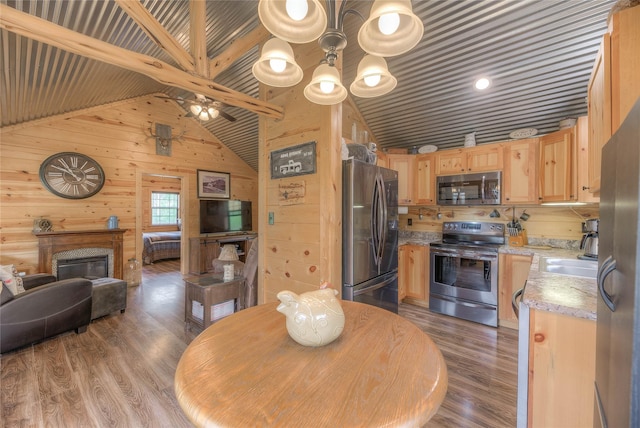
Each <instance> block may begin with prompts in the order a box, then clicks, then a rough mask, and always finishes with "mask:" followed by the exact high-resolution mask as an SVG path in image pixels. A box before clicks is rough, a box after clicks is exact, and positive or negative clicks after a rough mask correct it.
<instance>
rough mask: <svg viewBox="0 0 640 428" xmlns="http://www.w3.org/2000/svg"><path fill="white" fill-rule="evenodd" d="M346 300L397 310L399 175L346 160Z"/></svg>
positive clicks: (343, 183) (343, 274)
mask: <svg viewBox="0 0 640 428" xmlns="http://www.w3.org/2000/svg"><path fill="white" fill-rule="evenodd" d="M342 232H343V234H342V298H343V299H345V300H353V301H356V302H363V303H368V304H370V305H375V306H378V307H381V308H384V309H387V310H389V311H392V312H395V313H398V173H397V172H396V171H394V170H391V169H388V168H382V167H379V166H376V165H372V164H368V163H365V162H362V161H359V160H356V159H349V160H345V161H342Z"/></svg>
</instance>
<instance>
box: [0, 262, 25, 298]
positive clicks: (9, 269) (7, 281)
mask: <svg viewBox="0 0 640 428" xmlns="http://www.w3.org/2000/svg"><path fill="white" fill-rule="evenodd" d="M0 280H2V283H3V284H4V285H6V286H7V288H8V289H9V291H11V293H12V294H13V295H14V296H15V295H16V294H20V293H23V292H24V286H23V283H22V278H21V277H20V275H18V272H17V271H16V267H15V266H14V265H0Z"/></svg>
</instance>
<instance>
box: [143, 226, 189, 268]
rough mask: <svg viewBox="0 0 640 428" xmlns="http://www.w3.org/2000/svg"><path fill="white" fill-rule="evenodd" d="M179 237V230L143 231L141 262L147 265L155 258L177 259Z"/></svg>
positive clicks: (178, 256) (155, 259) (178, 254)
mask: <svg viewBox="0 0 640 428" xmlns="http://www.w3.org/2000/svg"><path fill="white" fill-rule="evenodd" d="M180 237H181V232H180V231H175V232H147V233H143V234H142V243H143V249H142V261H143V263H144V264H147V265H148V264H151V263H153V262H155V261H157V260H164V259H179V258H180Z"/></svg>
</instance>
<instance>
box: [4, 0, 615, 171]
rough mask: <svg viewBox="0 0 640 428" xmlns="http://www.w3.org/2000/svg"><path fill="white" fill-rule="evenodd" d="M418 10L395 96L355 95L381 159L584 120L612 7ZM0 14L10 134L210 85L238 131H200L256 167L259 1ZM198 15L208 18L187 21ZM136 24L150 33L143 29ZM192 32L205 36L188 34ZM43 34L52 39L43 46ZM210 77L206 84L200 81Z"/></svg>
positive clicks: (347, 56)
mask: <svg viewBox="0 0 640 428" xmlns="http://www.w3.org/2000/svg"><path fill="white" fill-rule="evenodd" d="M412 3H413V9H414V13H416V14H417V15H418V16H419V17H420V18H421V19H422V21H423V23H424V27H425V32H424V37H423V39H422V41H421V42H420V43H419V44H418V46H417V47H416V48H414V49H413V50H412V51H410V52H409V53H407V54H404V55H401V56H398V57H393V58H388V60H387V62H388V64H389V70H390V72H391V73H392V74H394V76H395V77H396V78H397V79H398V86H397V87H396V89H395V90H394V91H392V92H391V93H390V94H387V95H385V96H382V97H378V98H372V99H361V98H356V97H353V101H354V102H355V104H356V106H357V107H358V109H359V110H360V112H361V113H362V115H363V117H364V118H365V120H366V121H367V124H368V125H369V127H370V129H371V130H372V132H373V134H374V137H375V139H376V141H377V142H378V147H379V149H389V148H411V147H421V146H423V145H435V146H437V147H439V148H441V149H442V148H451V147H460V146H463V143H464V135H465V134H468V133H471V132H475V133H476V141H477V142H478V143H485V142H493V141H503V140H506V139H508V138H509V133H510V132H511V131H514V130H516V129H521V128H535V129H536V130H537V132H538V134H545V133H549V132H552V131H555V130H557V129H558V126H559V125H558V123H559V121H560V120H562V119H565V118H568V117H577V116H581V115H585V114H586V113H587V102H586V95H587V84H588V81H589V76H590V73H591V68H592V65H593V62H594V59H595V56H596V53H597V51H598V47H599V44H600V40H601V36H602V34H603V33H604V32H605V30H606V28H607V15H608V13H609V11H610V9H611V7H612V6H613V4H614V3H615V1H613V0H592V1H582V0H571V1H556V0H543V1H531V0H501V1H500V0H420V1H419V0H413V2H412ZM0 5H1V6H2V7H3V9H0V28H1V32H0V53H1V54H0V64H1V70H2V75H1V76H0V113H1V118H0V124H1V126H8V125H14V124H19V123H22V122H26V121H29V120H34V119H38V118H43V117H46V116H51V115H56V114H61V113H66V112H71V111H74V110H78V109H83V108H86V107H93V106H98V105H102V104H106V103H109V102H113V101H118V100H124V99H128V98H132V97H138V96H142V95H146V94H151V93H159V92H162V93H165V94H167V95H169V96H172V97H183V98H191V99H192V98H193V92H195V89H196V88H198V87H203V86H202V85H203V84H204V85H205V88H206V90H207V91H208V95H210V96H211V97H213V98H215V99H217V100H220V101H222V102H225V103H226V104H229V105H230V106H229V107H227V108H226V110H225V111H226V112H227V113H229V114H231V115H233V116H234V117H236V118H237V119H238V120H237V121H235V122H229V121H227V120H225V119H223V118H221V117H219V118H217V119H214V120H211V121H208V122H204V123H203V125H204V126H206V127H207V128H208V129H209V130H210V131H211V132H212V133H213V134H214V135H216V136H217V137H218V138H219V139H220V140H221V141H222V142H223V143H224V144H225V145H227V146H228V147H229V148H230V149H231V150H233V151H234V152H236V153H237V154H238V155H239V156H240V157H242V158H243V159H244V160H245V161H246V162H247V163H248V164H249V165H251V166H252V167H253V168H255V169H257V168H258V113H256V111H258V112H259V113H260V114H264V115H266V116H267V117H277V116H278V114H281V112H278V110H277V106H275V107H274V106H271V105H269V104H268V103H260V102H259V100H258V99H257V98H258V82H257V81H256V80H255V78H254V77H253V75H252V74H251V66H252V65H253V63H254V62H255V61H256V60H257V58H258V56H259V51H258V47H257V43H260V42H262V41H264V40H265V37H268V34H266V32H265V31H264V29H263V28H262V26H261V24H260V21H259V19H258V14H257V5H258V1H257V0H244V1H238V0H229V1H227V0H208V1H206V2H202V1H199V0H198V1H193V3H190V2H189V1H187V0H142V1H141V2H140V3H136V2H133V1H132V0H117V1H115V0H87V1H68V0H38V1H30V0H0ZM140 5H141V6H143V8H140V7H139V6H140ZM347 5H348V6H350V7H351V8H353V9H356V10H359V11H361V13H362V14H363V15H365V16H368V13H369V8H370V6H371V2H370V1H357V0H348V3H347ZM136 6H138V7H136ZM7 7H10V8H12V9H11V10H9V9H7ZM190 8H194V10H195V11H198V10H200V9H199V8H202V9H201V11H202V12H197V13H194V14H190ZM124 9H127V10H126V11H125V10H124ZM14 10H17V11H21V12H24V13H26V14H28V15H29V16H31V17H39V18H42V19H44V20H46V21H48V23H54V24H56V25H58V26H61V27H64V28H66V29H69V30H72V31H73V32H75V33H80V34H82V35H85V36H89V37H91V38H94V39H97V40H99V41H102V42H106V43H108V44H110V45H111V46H114V47H117V48H122V49H127V50H129V51H132V52H135V53H137V54H141V55H143V56H141V57H136V58H137V60H136V61H139V63H138V62H136V61H132V60H131V59H130V58H127V59H126V60H123V58H122V55H118V52H121V51H118V50H116V51H115V53H113V54H111V53H110V49H102V47H104V46H102V45H101V48H100V49H98V48H96V47H95V46H92V47H91V48H87V47H86V44H85V43H84V40H83V39H81V38H74V33H69V34H70V36H69V37H71V38H70V39H69V40H65V41H60V40H57V42H58V43H56V42H54V40H53V39H57V37H56V36H54V35H51V34H50V35H49V36H48V37H47V35H46V31H47V30H46V27H45V26H44V25H42V24H34V23H30V24H27V25H26V28H24V31H22V32H21V31H19V30H17V29H16V27H17V26H16V25H14V24H13V23H11V22H9V21H10V20H9V18H8V16H9V14H8V13H7V11H10V12H12V11H14ZM3 11H4V13H3ZM145 14H146V15H145ZM20 16H22V15H20ZM190 16H191V17H190ZM136 17H137V18H136ZM134 18H136V19H134ZM141 20H142V21H141ZM136 21H138V22H143V23H146V25H144V24H143V27H145V29H146V31H145V30H143V29H142V28H141V26H140V25H139V23H138V22H136ZM153 23H155V24H156V25H157V26H158V28H161V29H162V31H163V32H165V33H168V34H169V35H171V36H172V37H171V38H170V39H171V40H169V39H166V40H165V39H163V38H159V35H162V32H160V31H158V30H157V29H156V30H155V31H154V28H153V25H151V24H153ZM360 25H361V20H360V18H358V17H357V16H355V15H348V16H347V17H346V19H345V32H346V34H347V37H348V41H349V44H348V46H347V48H346V50H345V52H344V54H343V60H344V70H343V82H344V84H345V86H347V87H348V85H349V84H350V83H351V82H352V81H353V79H354V77H355V74H356V68H357V64H358V62H359V60H360V59H361V58H362V55H363V54H364V52H363V51H362V50H361V49H360V47H359V46H358V43H357V30H358V28H359V27H360ZM29 26H31V27H29ZM192 27H193V28H194V29H196V30H197V31H201V32H202V35H203V37H197V36H191V28H192ZM38 31H41V32H42V33H45V34H44V35H42V36H40V38H38V36H36V35H35V33H37V32H38ZM205 34H206V37H205V36H204V35H205ZM34 39H35V40H34ZM38 40H40V41H38ZM156 42H158V43H156ZM171 44H173V45H171ZM159 45H162V46H163V47H164V49H163V48H161V47H160V46H159ZM170 45H171V46H170ZM83 49H86V52H83ZM180 51H182V53H180ZM73 52H75V53H73ZM198 52H200V53H201V56H200V57H199V56H198ZM205 52H206V53H205ZM191 53H194V55H192V54H191ZM148 57H150V58H151V59H154V60H155V61H148V59H149V58H148ZM90 58H95V59H90ZM320 59H321V58H318V60H320ZM127 61H128V62H127ZM152 63H153V64H152ZM158 64H166V65H168V67H164V68H163V67H160V66H158ZM154 67H155V69H156V70H154ZM202 67H206V68H207V69H206V70H205V71H204V73H207V74H208V75H209V76H211V78H209V79H201V78H200V77H198V75H200V76H202V73H203V71H202V70H203V68H202ZM150 69H151V71H149V70H150ZM160 69H162V70H160ZM157 70H160V72H161V75H157V73H156V71H157ZM168 70H169V71H170V72H169V73H167V74H162V73H165V72H167V71H168ZM174 70H175V71H174ZM154 73H156V74H154ZM180 73H183V74H180ZM145 74H146V75H145ZM149 75H151V76H154V78H151V77H148V76H149ZM189 75H190V76H192V77H191V78H187V77H188V76H189ZM481 75H487V76H489V77H490V79H491V80H492V86H491V88H490V89H489V90H487V91H485V92H478V91H476V90H474V89H473V82H474V81H475V79H476V78H477V77H479V76H481ZM175 76H178V77H179V79H180V80H181V81H182V79H184V81H187V80H188V82H187V84H186V85H185V84H183V85H178V86H181V88H182V89H180V88H176V87H174V86H171V85H169V83H173V80H171V79H169V77H172V78H173V77H175ZM185 76H187V77H185ZM154 79H155V80H154ZM161 82H164V83H161ZM207 82H208V83H207ZM189 85H190V86H189ZM199 85H200V86H199ZM187 86H188V87H187ZM200 92H203V91H200ZM253 100H255V102H254V101H253ZM252 110H253V111H252ZM194 120H195V119H194Z"/></svg>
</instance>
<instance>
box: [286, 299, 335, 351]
mask: <svg viewBox="0 0 640 428" xmlns="http://www.w3.org/2000/svg"><path fill="white" fill-rule="evenodd" d="M337 295H338V290H334V289H332V288H323V289H320V290H315V291H309V292H306V293H302V294H300V295H297V294H296V293H294V292H293V291H288V290H284V291H281V292H279V293H278V300H280V302H282V303H280V305H278V308H277V310H278V312H281V313H283V314H284V315H285V316H286V326H287V331H288V332H289V336H291V338H292V339H293V340H295V341H296V342H298V343H299V344H301V345H304V346H323V345H326V344H328V343H331V342H333V341H334V340H335V339H337V338H338V336H340V334H341V333H342V330H343V329H344V312H343V311H342V306H340V301H339V300H338V299H337V298H336V296H337Z"/></svg>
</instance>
